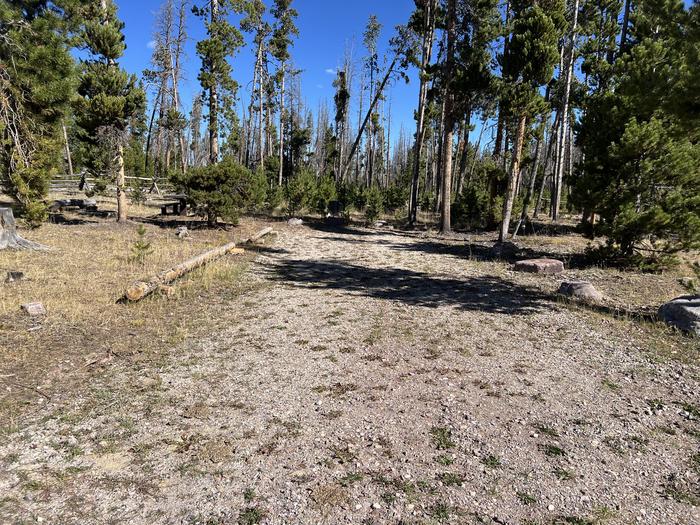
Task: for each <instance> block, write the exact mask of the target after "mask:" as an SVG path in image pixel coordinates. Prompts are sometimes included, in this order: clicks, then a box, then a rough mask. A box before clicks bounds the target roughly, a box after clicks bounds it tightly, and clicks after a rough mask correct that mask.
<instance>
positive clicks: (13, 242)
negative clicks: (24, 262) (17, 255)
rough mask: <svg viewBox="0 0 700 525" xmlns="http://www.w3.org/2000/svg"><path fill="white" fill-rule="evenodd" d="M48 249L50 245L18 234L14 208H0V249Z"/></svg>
mask: <svg viewBox="0 0 700 525" xmlns="http://www.w3.org/2000/svg"><path fill="white" fill-rule="evenodd" d="M7 248H9V249H11V250H37V251H48V250H49V247H48V246H44V245H43V244H39V243H38V242H32V241H28V240H27V239H23V238H22V237H20V236H19V235H18V234H17V224H16V223H15V216H14V214H13V213H12V208H0V250H4V249H7Z"/></svg>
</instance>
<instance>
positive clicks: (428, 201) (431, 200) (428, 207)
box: [418, 191, 437, 211]
mask: <svg viewBox="0 0 700 525" xmlns="http://www.w3.org/2000/svg"><path fill="white" fill-rule="evenodd" d="M418 206H419V207H420V209H421V210H423V211H435V208H437V194H436V193H435V192H426V191H424V192H423V193H422V194H421V195H420V196H419V197H418Z"/></svg>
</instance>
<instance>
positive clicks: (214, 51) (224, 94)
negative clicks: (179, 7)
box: [192, 0, 245, 164]
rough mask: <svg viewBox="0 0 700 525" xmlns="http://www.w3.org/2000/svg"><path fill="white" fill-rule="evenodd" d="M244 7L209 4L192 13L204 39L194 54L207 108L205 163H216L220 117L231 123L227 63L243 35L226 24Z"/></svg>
mask: <svg viewBox="0 0 700 525" xmlns="http://www.w3.org/2000/svg"><path fill="white" fill-rule="evenodd" d="M244 7H245V5H244V4H243V3H242V2H241V1H240V0H210V1H209V2H207V3H206V4H204V5H203V6H202V7H196V6H195V7H193V8H192V12H193V13H194V14H195V15H196V16H199V17H200V18H202V19H203V20H204V26H205V28H206V32H207V38H206V39H204V40H200V41H199V42H197V54H198V55H199V56H200V58H201V59H202V67H201V69H200V71H199V77H198V79H199V82H200V84H201V86H202V89H203V90H204V92H205V93H206V99H205V100H206V102H207V106H208V108H209V117H208V132H209V163H210V164H216V163H217V162H218V161H219V139H220V134H221V122H220V114H223V115H224V117H228V118H229V121H230V120H231V117H232V115H233V114H234V104H235V99H236V92H237V91H238V83H237V82H236V81H235V80H234V79H233V77H232V76H231V74H232V72H233V68H232V67H231V64H230V63H229V61H228V60H227V59H228V58H231V57H233V56H235V55H236V53H237V52H238V50H239V49H240V47H241V46H242V45H243V35H242V34H241V32H240V31H239V30H238V29H237V28H236V27H235V26H233V25H232V24H231V23H229V21H228V20H227V16H228V15H229V14H230V13H231V12H236V13H240V12H242V11H243V9H244Z"/></svg>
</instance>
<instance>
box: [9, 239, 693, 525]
mask: <svg viewBox="0 0 700 525" xmlns="http://www.w3.org/2000/svg"><path fill="white" fill-rule="evenodd" d="M526 242H528V243H531V244H533V246H536V245H537V244H538V241H536V240H528V241H526ZM484 246H485V245H484V244H478V243H475V244H469V242H465V240H464V239H453V240H439V239H436V238H435V237H429V236H426V235H424V234H419V233H399V232H394V231H391V230H386V229H384V230H373V229H362V228H326V227H324V226H314V225H312V226H311V227H308V226H301V227H296V228H292V227H286V226H284V227H282V228H281V231H280V235H279V237H278V240H277V242H276V243H274V244H272V245H270V246H267V247H264V248H262V249H261V250H260V252H259V254H258V256H257V258H256V260H255V262H253V263H252V264H251V267H250V270H249V272H248V273H247V274H246V275H245V276H244V278H245V279H249V280H251V281H252V282H254V283H255V284H256V286H254V287H251V289H250V290H249V291H247V292H246V293H244V294H242V295H241V296H238V297H235V298H232V299H231V300H230V301H227V302H224V303H222V304H221V305H220V308H219V310H218V312H217V318H218V321H219V322H220V323H219V328H217V329H216V330H212V331H211V333H209V334H208V335H207V336H206V337H197V338H186V339H185V340H184V342H182V343H180V344H178V345H175V346H174V347H173V348H171V349H169V351H168V352H167V353H166V354H165V355H164V356H163V357H162V359H160V360H158V361H156V362H149V363H141V362H132V361H130V360H128V359H121V360H115V361H114V362H112V363H110V365H109V366H110V368H109V373H105V374H103V375H101V376H99V377H95V378H94V379H93V380H92V381H91V383H90V384H88V385H84V389H82V390H81V391H80V392H79V393H76V394H75V395H73V396H65V397H63V398H61V401H60V402H47V403H44V405H43V408H38V409H36V413H35V414H34V415H33V417H32V419H31V421H28V422H27V424H25V425H23V426H22V427H21V428H20V429H18V430H17V431H16V432H13V433H9V434H6V435H0V439H1V440H2V441H1V442H0V522H2V523H36V522H43V523H48V524H92V523H95V524H98V523H99V524H102V523H105V524H107V523H115V524H116V523H129V524H133V525H138V524H172V523H177V524H202V525H209V524H235V523H243V524H252V523H269V524H282V523H290V524H292V523H293V524H317V523H319V524H320V523H328V524H334V523H348V524H361V523H367V524H372V523H376V524H384V523H403V524H410V523H416V524H417V523H499V524H519V523H523V524H525V523H531V524H535V523H537V524H595V523H611V524H612V523H625V524H629V523H648V524H660V523H668V524H694V523H700V507H698V506H697V505H698V504H700V483H699V475H700V390H699V389H698V384H699V382H700V368H698V366H697V364H696V363H697V355H698V354H697V352H698V343H697V341H695V340H692V339H691V338H688V337H684V336H681V335H679V334H674V333H673V332H671V331H669V330H667V329H665V328H663V327H660V326H658V325H652V324H651V323H648V322H644V321H640V320H633V319H623V318H619V317H613V316H612V315H610V314H609V313H605V312H602V311H596V310H595V309H592V308H583V307H577V306H574V305H571V304H567V303H565V302H562V301H557V299H556V297H555V295H554V292H555V291H556V289H557V288H558V286H559V284H560V282H561V281H562V280H563V279H566V278H585V279H587V280H590V281H591V282H593V283H594V284H595V285H596V287H598V288H599V289H600V290H601V291H602V292H603V293H605V294H606V296H607V297H609V300H610V301H613V302H615V304H621V305H627V306H628V307H629V306H632V307H634V306H642V305H643V304H642V303H643V301H644V298H646V299H647V300H648V299H649V297H650V296H651V297H653V298H654V300H658V301H659V302H662V301H663V300H667V299H669V298H671V297H673V295H674V293H675V292H676V291H674V289H673V287H672V286H670V285H669V284H668V283H667V282H666V281H664V280H663V278H662V277H658V276H641V275H638V274H623V273H620V272H613V271H611V270H610V271H608V270H605V271H604V270H601V269H598V268H585V267H578V268H574V269H571V265H569V264H568V261H567V270H566V272H565V274H563V276H561V275H560V276H539V275H533V274H520V273H515V272H514V271H513V269H512V265H511V264H509V263H507V262H504V261H500V260H493V258H491V257H489V254H488V249H487V248H485V247H484ZM540 247H541V246H540ZM550 255H551V254H550ZM627 291H631V292H630V294H631V295H629V296H628V295H627ZM632 292H633V293H634V294H636V295H634V297H633V298H631V297H632ZM154 300H162V299H154ZM221 321H223V323H222V322H221ZM134 344H138V341H136V342H134ZM693 356H694V357H693Z"/></svg>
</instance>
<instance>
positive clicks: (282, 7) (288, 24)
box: [270, 0, 299, 186]
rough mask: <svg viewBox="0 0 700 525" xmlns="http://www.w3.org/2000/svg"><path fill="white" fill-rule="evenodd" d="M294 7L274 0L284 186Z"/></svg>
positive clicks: (283, 0)
mask: <svg viewBox="0 0 700 525" xmlns="http://www.w3.org/2000/svg"><path fill="white" fill-rule="evenodd" d="M291 6H292V0H274V4H273V6H272V9H271V12H272V16H274V17H275V20H276V22H275V26H274V29H273V32H272V39H271V40H270V50H271V53H272V56H273V57H275V59H276V60H277V62H278V63H279V67H278V69H277V77H276V81H277V83H278V85H279V128H280V129H279V134H280V140H279V175H278V180H277V183H278V185H279V186H282V182H283V181H284V120H285V107H284V97H285V82H286V79H287V63H288V62H289V59H290V58H291V55H290V53H289V47H290V46H291V45H292V37H293V36H298V35H299V29H297V26H296V24H295V22H294V21H295V19H296V17H297V16H298V13H297V11H296V9H294V8H293V7H291Z"/></svg>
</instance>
